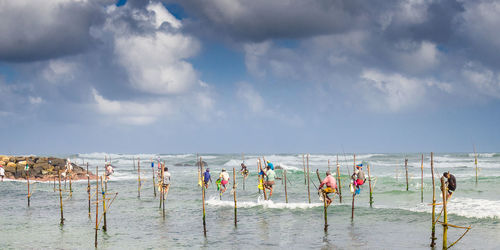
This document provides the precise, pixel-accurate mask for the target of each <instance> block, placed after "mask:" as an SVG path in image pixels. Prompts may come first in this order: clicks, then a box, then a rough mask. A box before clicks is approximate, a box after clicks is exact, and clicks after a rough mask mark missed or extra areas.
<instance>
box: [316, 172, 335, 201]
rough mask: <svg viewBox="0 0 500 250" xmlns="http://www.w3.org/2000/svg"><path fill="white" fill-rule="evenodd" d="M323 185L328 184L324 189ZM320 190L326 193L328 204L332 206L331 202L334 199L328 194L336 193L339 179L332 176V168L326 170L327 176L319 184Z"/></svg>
mask: <svg viewBox="0 0 500 250" xmlns="http://www.w3.org/2000/svg"><path fill="white" fill-rule="evenodd" d="M323 185H324V186H326V187H325V188H324V189H322V187H323ZM318 190H320V191H321V192H322V193H324V194H325V197H326V203H327V206H330V203H332V199H330V197H328V194H334V193H335V192H336V190H337V181H336V180H335V178H334V177H333V176H332V173H331V172H330V170H327V171H326V177H325V179H323V181H322V182H321V184H320V185H319V188H318Z"/></svg>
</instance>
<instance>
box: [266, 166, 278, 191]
mask: <svg viewBox="0 0 500 250" xmlns="http://www.w3.org/2000/svg"><path fill="white" fill-rule="evenodd" d="M263 173H264V176H266V181H265V182H264V188H267V189H269V191H270V192H269V198H270V197H271V196H273V185H274V180H275V179H276V173H275V172H274V170H273V169H271V166H269V164H268V165H267V167H266V171H263Z"/></svg>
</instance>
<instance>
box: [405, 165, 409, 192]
mask: <svg viewBox="0 0 500 250" xmlns="http://www.w3.org/2000/svg"><path fill="white" fill-rule="evenodd" d="M405 171H406V191H408V159H405Z"/></svg>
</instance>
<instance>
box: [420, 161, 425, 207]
mask: <svg viewBox="0 0 500 250" xmlns="http://www.w3.org/2000/svg"><path fill="white" fill-rule="evenodd" d="M420 170H421V172H422V178H421V183H420V202H424V154H422V163H421V164H420Z"/></svg>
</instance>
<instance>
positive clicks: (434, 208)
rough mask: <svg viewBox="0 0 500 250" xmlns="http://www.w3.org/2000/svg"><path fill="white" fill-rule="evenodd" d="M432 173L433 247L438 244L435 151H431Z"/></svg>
mask: <svg viewBox="0 0 500 250" xmlns="http://www.w3.org/2000/svg"><path fill="white" fill-rule="evenodd" d="M431 174H432V227H431V247H434V246H435V245H436V242H435V240H436V221H435V220H436V219H435V218H436V185H435V183H434V153H433V152H431Z"/></svg>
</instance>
